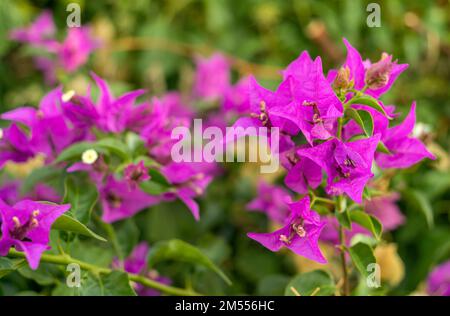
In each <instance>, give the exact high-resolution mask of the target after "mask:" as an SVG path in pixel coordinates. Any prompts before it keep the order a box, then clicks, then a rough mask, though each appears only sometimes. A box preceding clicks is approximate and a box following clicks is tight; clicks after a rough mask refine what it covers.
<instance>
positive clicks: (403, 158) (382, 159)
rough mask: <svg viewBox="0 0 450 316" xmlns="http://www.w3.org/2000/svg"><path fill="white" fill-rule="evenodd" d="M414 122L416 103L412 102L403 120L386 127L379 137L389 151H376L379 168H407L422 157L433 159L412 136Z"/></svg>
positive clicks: (423, 146)
mask: <svg viewBox="0 0 450 316" xmlns="http://www.w3.org/2000/svg"><path fill="white" fill-rule="evenodd" d="M415 123H416V104H415V103H413V104H412V106H411V110H410V111H409V114H408V116H406V118H405V120H404V121H403V122H402V123H401V124H399V125H397V126H394V127H392V128H389V129H387V130H386V132H385V133H384V135H383V137H382V139H381V140H382V141H383V143H384V144H385V145H386V147H387V149H389V151H390V152H391V153H390V154H385V153H376V155H375V160H376V162H377V164H378V165H379V166H380V167H381V168H409V167H410V166H412V165H414V164H416V163H418V162H419V161H421V160H422V159H424V158H429V159H433V160H434V159H435V157H434V155H433V154H432V153H430V152H429V151H428V149H427V148H426V147H425V145H424V144H423V143H422V142H421V141H420V140H419V139H417V138H414V137H412V132H413V129H414V125H415Z"/></svg>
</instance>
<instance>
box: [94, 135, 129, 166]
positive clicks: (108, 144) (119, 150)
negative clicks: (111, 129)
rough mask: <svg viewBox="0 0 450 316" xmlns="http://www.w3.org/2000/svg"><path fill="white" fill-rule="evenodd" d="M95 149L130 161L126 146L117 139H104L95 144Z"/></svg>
mask: <svg viewBox="0 0 450 316" xmlns="http://www.w3.org/2000/svg"><path fill="white" fill-rule="evenodd" d="M95 147H96V148H101V149H106V150H108V151H109V152H110V153H112V154H115V155H116V156H118V157H120V158H122V159H123V160H129V159H130V153H129V150H128V146H127V145H126V144H125V143H123V142H122V141H120V140H119V139H117V138H112V137H109V138H104V139H101V140H99V141H98V142H97V143H95Z"/></svg>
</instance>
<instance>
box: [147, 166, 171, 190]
mask: <svg viewBox="0 0 450 316" xmlns="http://www.w3.org/2000/svg"><path fill="white" fill-rule="evenodd" d="M148 174H149V175H150V177H151V179H152V181H154V182H158V183H159V184H162V185H164V186H170V183H169V180H167V178H166V177H165V176H164V175H163V174H162V173H161V172H160V171H158V170H156V169H150V170H149V171H148Z"/></svg>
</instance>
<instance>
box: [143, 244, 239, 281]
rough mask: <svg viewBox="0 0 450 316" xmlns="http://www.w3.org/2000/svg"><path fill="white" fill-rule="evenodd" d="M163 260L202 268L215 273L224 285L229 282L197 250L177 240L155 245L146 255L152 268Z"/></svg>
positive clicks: (223, 274) (220, 271)
mask: <svg viewBox="0 0 450 316" xmlns="http://www.w3.org/2000/svg"><path fill="white" fill-rule="evenodd" d="M165 260H176V261H181V262H187V263H192V264H197V265H201V266H204V267H206V268H208V269H210V270H212V271H214V272H215V273H217V274H218V275H219V276H220V277H221V278H222V279H223V280H224V281H225V282H226V283H228V284H229V285H231V280H230V279H229V278H228V277H227V276H226V275H225V273H223V272H222V270H220V269H219V268H218V267H217V266H216V265H215V264H214V263H213V262H212V261H211V260H210V259H209V258H208V257H207V256H206V255H204V254H203V253H202V252H201V251H200V250H199V249H198V248H196V247H194V246H192V245H190V244H188V243H186V242H184V241H182V240H178V239H172V240H169V241H160V242H158V243H156V244H155V245H154V246H153V247H152V249H151V250H150V253H149V255H148V264H149V266H153V265H155V264H157V263H158V262H161V261H165Z"/></svg>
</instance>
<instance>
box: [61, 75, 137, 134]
mask: <svg viewBox="0 0 450 316" xmlns="http://www.w3.org/2000/svg"><path fill="white" fill-rule="evenodd" d="M91 75H92V77H93V78H94V80H95V82H96V84H97V87H98V89H99V91H100V95H99V98H98V99H97V102H96V103H94V102H93V101H92V99H91V97H90V95H89V94H90V92H88V95H87V96H78V95H76V96H73V97H71V98H70V99H69V100H65V101H64V100H63V102H62V107H63V110H64V114H65V115H66V116H67V117H68V118H69V119H70V120H71V121H72V122H73V124H74V125H76V126H78V127H91V126H96V127H98V128H99V129H100V130H102V131H105V132H112V133H120V132H123V131H124V130H125V129H127V128H129V127H130V126H132V125H133V123H134V122H133V120H130V117H132V116H133V117H138V116H137V115H136V114H135V112H134V111H135V110H137V111H140V112H139V113H140V114H143V113H142V111H141V110H140V109H139V108H138V107H135V101H136V99H137V98H138V97H139V96H141V95H143V94H144V93H145V90H142V89H141V90H135V91H131V92H128V93H125V94H123V95H121V96H120V97H118V98H115V97H114V96H113V95H112V93H111V91H110V89H109V87H108V84H107V83H106V82H105V81H104V80H103V79H102V78H100V77H99V76H97V75H96V74H94V73H91Z"/></svg>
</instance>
